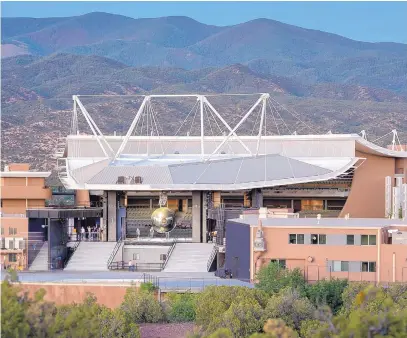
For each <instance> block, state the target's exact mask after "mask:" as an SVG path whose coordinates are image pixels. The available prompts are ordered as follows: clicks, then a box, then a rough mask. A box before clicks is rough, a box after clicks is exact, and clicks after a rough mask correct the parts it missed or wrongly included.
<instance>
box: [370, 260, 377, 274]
mask: <svg viewBox="0 0 407 338" xmlns="http://www.w3.org/2000/svg"><path fill="white" fill-rule="evenodd" d="M369 271H370V272H376V262H369Z"/></svg>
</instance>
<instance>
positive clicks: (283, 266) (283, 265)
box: [270, 259, 286, 269]
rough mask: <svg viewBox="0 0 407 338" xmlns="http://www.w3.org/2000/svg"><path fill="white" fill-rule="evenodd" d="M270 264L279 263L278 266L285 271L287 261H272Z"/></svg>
mask: <svg viewBox="0 0 407 338" xmlns="http://www.w3.org/2000/svg"><path fill="white" fill-rule="evenodd" d="M270 263H278V265H279V266H280V268H283V269H285V264H286V263H285V259H271V260H270Z"/></svg>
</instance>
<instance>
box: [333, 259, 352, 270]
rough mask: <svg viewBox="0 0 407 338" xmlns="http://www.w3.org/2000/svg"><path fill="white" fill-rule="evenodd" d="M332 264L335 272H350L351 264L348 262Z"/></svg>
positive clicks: (334, 262)
mask: <svg viewBox="0 0 407 338" xmlns="http://www.w3.org/2000/svg"><path fill="white" fill-rule="evenodd" d="M332 263H333V264H332V271H333V272H342V271H349V262H347V261H333V262H332Z"/></svg>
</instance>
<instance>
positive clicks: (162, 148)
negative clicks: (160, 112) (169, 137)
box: [151, 104, 165, 154]
mask: <svg viewBox="0 0 407 338" xmlns="http://www.w3.org/2000/svg"><path fill="white" fill-rule="evenodd" d="M151 112H152V117H153V122H154V125H155V129H156V132H157V136H158V140H159V141H160V144H161V150H162V152H163V154H164V153H165V150H164V145H163V142H162V140H161V138H160V131H159V130H158V126H157V120H158V118H156V112H155V110H154V108H153V105H152V104H151ZM160 127H161V126H160ZM163 134H164V133H163Z"/></svg>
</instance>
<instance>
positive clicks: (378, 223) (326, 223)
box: [228, 215, 407, 229]
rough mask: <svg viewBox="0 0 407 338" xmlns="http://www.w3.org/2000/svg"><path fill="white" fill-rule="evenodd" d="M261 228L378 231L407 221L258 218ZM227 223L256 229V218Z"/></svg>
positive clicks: (251, 217) (405, 224)
mask: <svg viewBox="0 0 407 338" xmlns="http://www.w3.org/2000/svg"><path fill="white" fill-rule="evenodd" d="M260 220H261V221H262V224H263V227H273V228H274V227H275V228H278V227H282V228H288V227H290V228H320V227H323V228H373V229H379V228H383V227H387V226H391V225H395V226H397V225H403V226H407V220H402V219H388V218H349V219H345V218H321V219H319V220H318V219H317V218H260ZM228 222H236V223H241V224H247V225H250V226H251V227H257V226H258V222H259V217H258V216H251V215H250V216H248V217H245V218H234V219H230V220H228Z"/></svg>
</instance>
